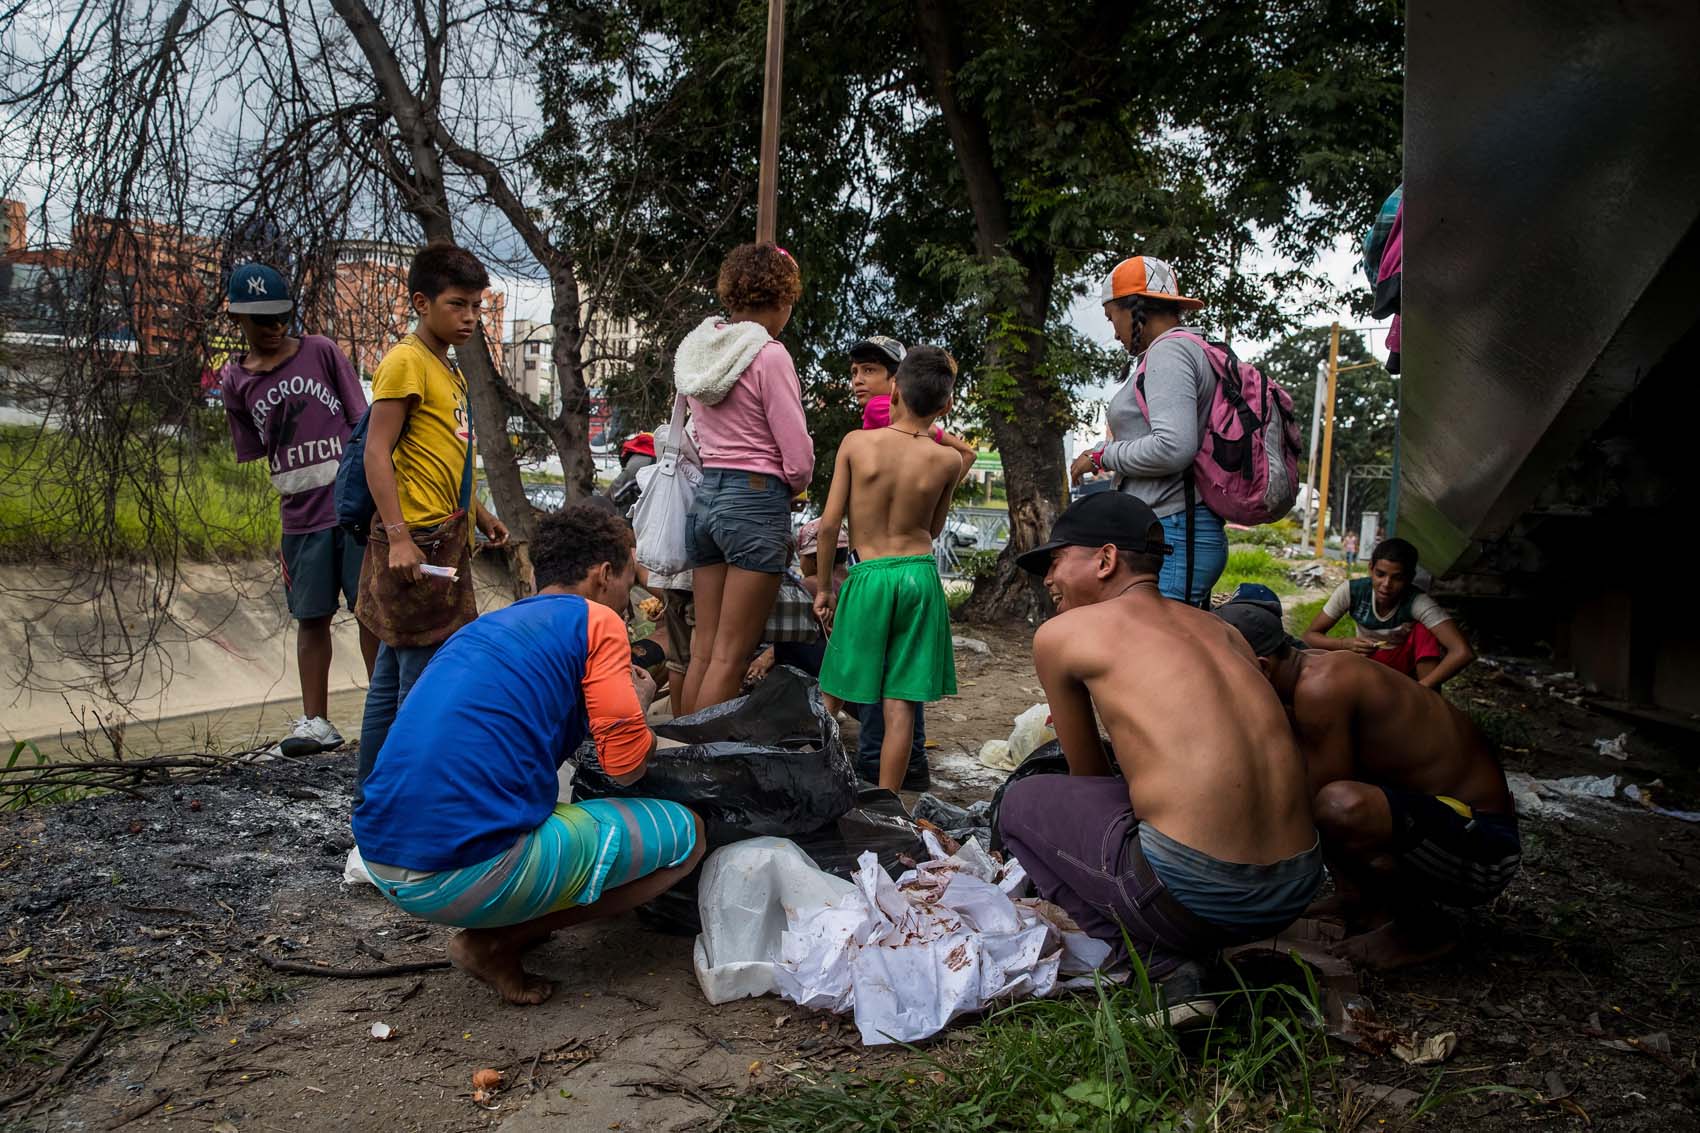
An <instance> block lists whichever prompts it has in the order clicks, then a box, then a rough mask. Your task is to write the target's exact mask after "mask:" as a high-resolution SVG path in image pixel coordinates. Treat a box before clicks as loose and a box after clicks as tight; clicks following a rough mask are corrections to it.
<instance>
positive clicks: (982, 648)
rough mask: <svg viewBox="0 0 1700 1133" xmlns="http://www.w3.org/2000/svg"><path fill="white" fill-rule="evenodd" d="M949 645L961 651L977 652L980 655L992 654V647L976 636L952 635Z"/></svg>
mask: <svg viewBox="0 0 1700 1133" xmlns="http://www.w3.org/2000/svg"><path fill="white" fill-rule="evenodd" d="M950 647H951V648H952V649H957V650H961V651H963V652H967V653H974V654H978V655H979V656H981V657H990V656H991V655H992V647H991V646H989V645H987V644H986V643H985V642H983V641H981V640H980V639H979V638H977V637H952V638H951V639H950Z"/></svg>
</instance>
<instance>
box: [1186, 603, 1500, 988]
mask: <svg viewBox="0 0 1700 1133" xmlns="http://www.w3.org/2000/svg"><path fill="white" fill-rule="evenodd" d="M1217 614H1218V616H1219V617H1221V618H1222V619H1223V620H1224V621H1226V622H1228V624H1230V625H1232V626H1233V627H1234V628H1236V629H1238V630H1239V631H1240V633H1241V634H1242V635H1244V637H1245V639H1246V642H1247V643H1248V644H1249V645H1250V646H1251V648H1252V650H1253V651H1254V652H1256V653H1257V655H1258V658H1259V664H1261V665H1262V666H1263V671H1264V673H1265V674H1266V675H1267V676H1268V677H1269V682H1270V683H1271V684H1272V685H1274V687H1275V692H1276V693H1277V695H1279V696H1280V698H1281V700H1282V702H1283V703H1285V704H1286V705H1287V707H1288V712H1289V715H1290V716H1291V717H1292V721H1293V730H1294V732H1295V733H1296V734H1297V736H1298V741H1299V748H1300V750H1301V751H1302V752H1303V753H1304V757H1305V762H1306V765H1307V767H1308V773H1309V779H1310V793H1311V798H1312V806H1313V808H1314V811H1315V815H1316V826H1317V829H1318V830H1319V831H1320V832H1321V834H1322V847H1323V852H1324V854H1325V855H1326V856H1327V858H1328V866H1329V870H1330V872H1332V873H1333V874H1334V880H1335V884H1336V887H1337V889H1338V890H1339V899H1338V902H1337V904H1338V911H1339V912H1341V913H1343V914H1346V919H1347V927H1348V928H1349V929H1354V930H1358V934H1357V935H1354V936H1350V937H1348V938H1347V939H1346V940H1345V941H1343V942H1342V944H1341V951H1342V952H1343V953H1344V954H1345V955H1347V956H1349V957H1351V958H1352V959H1354V960H1357V961H1359V962H1361V963H1364V964H1367V965H1369V966H1371V967H1378V968H1393V967H1400V966H1403V965H1405V964H1412V963H1417V962H1419V961H1421V960H1426V959H1430V958H1432V957H1434V956H1438V955H1441V954H1443V953H1445V952H1447V951H1449V950H1450V949H1451V948H1452V947H1453V946H1454V945H1455V944H1456V943H1457V936H1456V932H1455V930H1454V926H1452V925H1451V924H1450V923H1449V922H1448V921H1447V919H1446V918H1445V917H1443V916H1441V915H1440V913H1439V912H1438V911H1437V910H1436V909H1435V908H1434V906H1435V905H1437V904H1439V905H1451V906H1455V907H1459V908H1464V907H1469V906H1472V905H1485V904H1487V903H1488V902H1489V901H1492V900H1493V899H1494V898H1495V897H1497V896H1498V895H1499V894H1500V892H1501V891H1502V890H1504V888H1505V886H1506V885H1507V883H1509V882H1510V880H1511V878H1512V876H1513V875H1514V874H1515V873H1516V872H1517V866H1518V863H1519V861H1520V860H1521V856H1520V855H1521V851H1520V848H1519V843H1518V838H1517V812H1516V807H1515V805H1514V804H1513V803H1512V800H1511V792H1510V791H1509V790H1507V789H1506V786H1505V772H1504V771H1503V770H1501V769H1500V766H1499V761H1498V760H1497V759H1495V758H1494V754H1493V751H1492V749H1491V748H1490V747H1489V746H1488V742H1487V740H1486V739H1485V738H1484V737H1483V736H1482V734H1481V732H1480V731H1478V730H1477V729H1476V726H1475V725H1474V724H1472V723H1471V722H1470V719H1469V717H1467V716H1465V715H1464V714H1463V713H1462V712H1460V711H1458V709H1456V708H1454V707H1453V706H1452V705H1451V704H1449V703H1447V701H1446V699H1445V698H1444V697H1442V696H1441V695H1440V694H1439V693H1438V692H1436V691H1434V690H1433V689H1430V688H1425V687H1423V686H1422V685H1420V684H1418V683H1417V682H1415V681H1413V680H1411V679H1410V678H1408V677H1406V676H1405V675H1404V674H1402V673H1400V672H1398V671H1396V670H1394V669H1390V668H1388V667H1387V666H1386V665H1378V664H1376V663H1375V662H1374V661H1371V660H1370V659H1369V658H1367V657H1364V656H1361V655H1359V654H1357V653H1351V652H1346V651H1343V650H1342V651H1339V652H1334V653H1322V652H1314V651H1312V652H1307V651H1305V650H1304V649H1303V647H1302V646H1300V645H1299V644H1298V643H1297V642H1295V641H1293V639H1291V638H1290V637H1288V636H1287V633H1286V630H1285V629H1284V628H1283V627H1282V625H1281V619H1280V618H1278V617H1276V616H1275V615H1274V614H1272V613H1270V612H1269V611H1268V610H1267V609H1264V608H1261V607H1259V606H1257V605H1255V604H1253V603H1249V602H1238V601H1236V602H1230V603H1228V604H1227V605H1226V606H1223V607H1222V608H1221V609H1220V610H1218V611H1217ZM1315 911H1317V912H1319V913H1320V912H1327V911H1331V910H1329V909H1325V908H1321V907H1319V908H1318V909H1317V910H1315Z"/></svg>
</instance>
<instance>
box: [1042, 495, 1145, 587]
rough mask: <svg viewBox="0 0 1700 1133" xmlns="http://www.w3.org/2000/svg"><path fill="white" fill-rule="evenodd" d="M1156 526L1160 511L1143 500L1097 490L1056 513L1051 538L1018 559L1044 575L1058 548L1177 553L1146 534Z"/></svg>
mask: <svg viewBox="0 0 1700 1133" xmlns="http://www.w3.org/2000/svg"><path fill="white" fill-rule="evenodd" d="M1156 525H1157V513H1156V512H1154V511H1152V510H1151V505H1149V504H1147V503H1146V502H1145V501H1144V500H1140V499H1135V498H1134V497H1133V496H1130V495H1128V494H1127V493H1126V492H1095V493H1093V494H1092V495H1090V496H1082V497H1080V498H1079V499H1078V500H1076V501H1074V503H1072V504H1070V505H1069V506H1068V510H1067V511H1065V512H1063V513H1062V514H1061V515H1059V516H1057V521H1056V523H1055V524H1054V525H1052V527H1051V537H1050V538H1049V539H1047V540H1045V541H1044V542H1043V543H1041V544H1039V545H1038V546H1037V547H1034V548H1033V549H1032V550H1031V551H1028V552H1027V553H1026V554H1025V555H1022V556H1021V557H1020V558H1018V559H1016V560H1015V565H1016V566H1018V567H1020V568H1021V569H1022V570H1024V571H1026V572H1028V573H1029V574H1038V575H1043V574H1044V573H1045V572H1046V571H1047V570H1049V569H1050V567H1051V552H1052V551H1054V550H1056V549H1057V548H1058V547H1103V546H1113V547H1116V548H1118V549H1120V550H1123V551H1131V552H1133V553H1134V554H1143V553H1146V552H1152V553H1155V554H1159V555H1169V554H1173V553H1174V550H1175V549H1174V548H1173V547H1171V546H1169V545H1168V544H1167V543H1152V542H1149V541H1147V539H1146V535H1147V534H1148V533H1149V532H1150V530H1151V529H1152V528H1153V527H1155V526H1156Z"/></svg>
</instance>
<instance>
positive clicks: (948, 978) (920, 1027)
mask: <svg viewBox="0 0 1700 1133" xmlns="http://www.w3.org/2000/svg"><path fill="white" fill-rule="evenodd" d="M923 836H924V838H925V839H926V842H927V848H928V851H929V853H930V855H931V856H930V858H929V860H928V861H925V862H923V863H922V864H921V865H919V866H917V867H916V868H915V869H912V870H909V871H908V872H906V873H904V874H903V875H902V876H901V877H900V878H898V879H897V880H896V881H895V882H894V881H893V880H892V879H891V878H890V877H889V876H888V875H887V874H886V872H885V871H884V870H883V869H881V868H880V864H879V860H878V858H877V857H876V856H875V855H874V854H872V853H865V854H863V855H862V856H861V858H860V859H859V866H858V869H857V871H856V876H855V885H854V886H853V887H850V891H849V892H847V893H845V892H839V893H837V895H834V891H835V890H842V889H843V887H844V886H845V883H844V882H842V881H840V880H839V879H837V878H834V877H831V876H828V875H826V874H824V873H821V872H820V871H818V870H816V871H813V873H814V876H812V877H811V876H810V875H809V874H808V873H806V872H799V870H798V868H797V867H798V862H797V859H799V858H802V854H801V851H798V850H797V849H796V847H794V846H789V845H788V844H787V843H785V842H783V841H782V840H780V839H760V840H759V841H761V842H763V843H766V845H765V846H762V847H757V848H755V849H751V848H750V847H751V843H749V842H745V843H742V844H740V845H735V846H729V847H725V848H723V849H721V850H717V851H715V853H714V854H712V855H710V857H709V859H708V861H707V862H706V863H705V864H704V866H703V871H704V872H703V883H702V887H701V890H700V895H701V902H702V910H703V913H704V931H703V934H702V935H701V936H700V937H698V938H697V946H696V958H697V975H698V979H699V981H700V982H701V983H702V985H703V994H704V995H705V996H707V997H708V999H709V1001H710V1002H724V998H722V993H723V992H724V991H725V990H726V987H725V985H726V984H727V983H730V982H733V977H741V979H740V980H739V982H747V983H748V984H749V985H751V987H752V990H746V991H743V992H742V994H760V993H761V991H762V990H765V988H757V987H755V985H757V984H766V983H769V982H771V984H772V985H773V986H774V990H776V991H777V992H778V993H779V995H780V996H782V997H783V998H785V999H788V1000H790V1001H791V1002H793V1003H795V1004H797V1005H798V1006H801V1007H806V1008H810V1009H824V1010H828V1011H832V1012H834V1013H838V1014H844V1013H853V1014H854V1017H855V1021H856V1027H857V1030H858V1031H859V1032H860V1033H861V1037H862V1041H863V1042H864V1043H867V1044H869V1045H870V1046H871V1045H877V1044H882V1043H889V1042H915V1041H918V1040H920V1039H924V1038H927V1037H929V1036H931V1035H934V1034H937V1033H938V1032H939V1031H940V1030H942V1029H943V1028H944V1027H945V1026H946V1025H947V1024H948V1023H949V1022H950V1020H951V1019H953V1018H955V1017H956V1016H958V1015H962V1014H965V1013H969V1012H975V1011H980V1010H982V1009H984V1008H985V1007H986V1006H988V1005H990V1004H991V1003H993V1002H994V1001H997V1002H1003V1001H1007V1000H1010V999H1019V998H1026V997H1028V996H1045V995H1049V994H1051V992H1053V991H1054V990H1055V989H1056V988H1057V987H1058V985H1059V982H1061V980H1062V977H1065V976H1069V975H1077V974H1084V973H1087V972H1091V971H1093V970H1094V969H1095V968H1097V967H1099V966H1100V965H1102V964H1103V963H1104V962H1105V961H1106V960H1108V959H1109V955H1110V948H1109V946H1108V945H1107V944H1104V943H1103V942H1102V941H1098V940H1094V939H1092V938H1091V937H1089V936H1087V935H1086V934H1085V933H1083V932H1081V931H1080V930H1079V928H1078V927H1077V926H1076V925H1074V924H1073V923H1072V922H1071V921H1069V920H1068V919H1067V917H1066V915H1065V914H1063V913H1062V912H1061V910H1058V909H1056V908H1055V906H1051V905H1048V904H1046V903H1045V902H1042V901H1039V900H1036V899H1030V898H1020V899H1017V898H1014V897H1012V894H1015V893H1019V892H1021V891H1022V890H1023V889H1024V888H1025V886H1026V884H1027V875H1026V872H1025V871H1024V870H1023V869H1022V868H1021V865H1020V863H1019V862H1015V861H1010V862H1007V863H1001V864H1000V863H999V862H997V861H996V860H994V859H993V858H992V857H991V855H989V854H987V853H986V851H985V850H984V849H982V848H981V846H980V844H979V843H978V842H977V841H970V842H968V843H967V844H966V845H964V846H963V847H962V848H961V849H960V850H959V851H957V853H956V854H954V855H952V856H951V857H949V858H946V857H944V854H943V851H942V847H941V845H940V843H939V841H938V839H937V837H936V836H935V835H934V834H933V833H932V832H931V831H930V830H929V831H926V833H925V834H924V835H923ZM806 860H807V859H806V858H804V859H803V861H805V862H806ZM786 861H789V863H790V864H788V865H785V866H783V867H781V866H780V865H779V864H778V863H781V862H786ZM763 874H766V876H763ZM776 882H777V883H778V885H782V886H785V887H786V888H788V889H789V890H790V895H788V894H787V893H785V892H777V891H776V889H777V887H778V886H777V885H776V884H775V883H776ZM737 887H741V889H740V891H739V892H737V893H736V895H735V896H733V895H732V894H731V890H733V889H734V888H737ZM810 890H812V893H809V895H808V896H806V897H804V898H803V899H796V898H797V896H798V895H801V894H803V893H806V892H808V891H810ZM764 895H765V897H766V900H765V902H763V901H761V900H760V898H761V897H763V896H764ZM711 905H721V906H724V907H723V908H722V909H721V910H720V911H719V912H718V913H716V914H715V916H714V917H713V919H712V920H711V919H710V917H709V912H710V908H711ZM781 920H783V924H784V927H783V929H782V930H781V931H778V932H777V934H776V933H775V931H774V930H775V929H776V928H778V927H779V922H780V921H781ZM776 936H777V944H778V948H777V950H775V948H774V944H775V937H776ZM710 959H712V960H713V961H714V963H713V964H712V965H711V964H709V963H708V961H709V960H710Z"/></svg>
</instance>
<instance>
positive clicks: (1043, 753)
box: [987, 740, 1122, 854]
mask: <svg viewBox="0 0 1700 1133" xmlns="http://www.w3.org/2000/svg"><path fill="white" fill-rule="evenodd" d="M1104 751H1105V753H1106V754H1107V755H1109V757H1110V770H1111V771H1112V772H1114V773H1115V774H1116V775H1120V774H1121V773H1122V769H1121V766H1120V765H1119V764H1118V763H1116V755H1115V752H1114V751H1113V750H1112V749H1111V748H1110V745H1109V743H1108V742H1107V741H1106V742H1105V744H1104ZM1067 774H1068V757H1067V756H1065V755H1063V750H1062V744H1061V743H1059V742H1058V741H1056V740H1052V741H1050V742H1049V743H1044V744H1040V745H1039V746H1038V747H1036V748H1034V749H1033V753H1032V754H1031V755H1029V756H1028V757H1027V758H1026V759H1024V760H1022V761H1021V766H1019V767H1017V768H1016V769H1015V770H1014V771H1011V772H1010V773H1009V778H1007V779H1005V780H1004V781H1003V782H1002V783H1000V784H999V785H998V789H997V791H996V792H995V793H994V794H993V795H992V808H991V812H990V814H989V815H988V817H987V821H988V822H990V824H991V827H992V844H991V846H990V847H988V848H989V849H991V850H992V851H993V852H994V853H999V854H1001V853H1003V852H1004V848H1003V833H1002V832H1001V831H1000V830H999V829H998V811H999V810H1001V809H1002V808H1003V793H1004V792H1005V791H1007V790H1009V785H1010V784H1011V783H1019V782H1020V781H1021V780H1023V779H1027V778H1030V777H1032V776H1034V775H1067Z"/></svg>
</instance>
